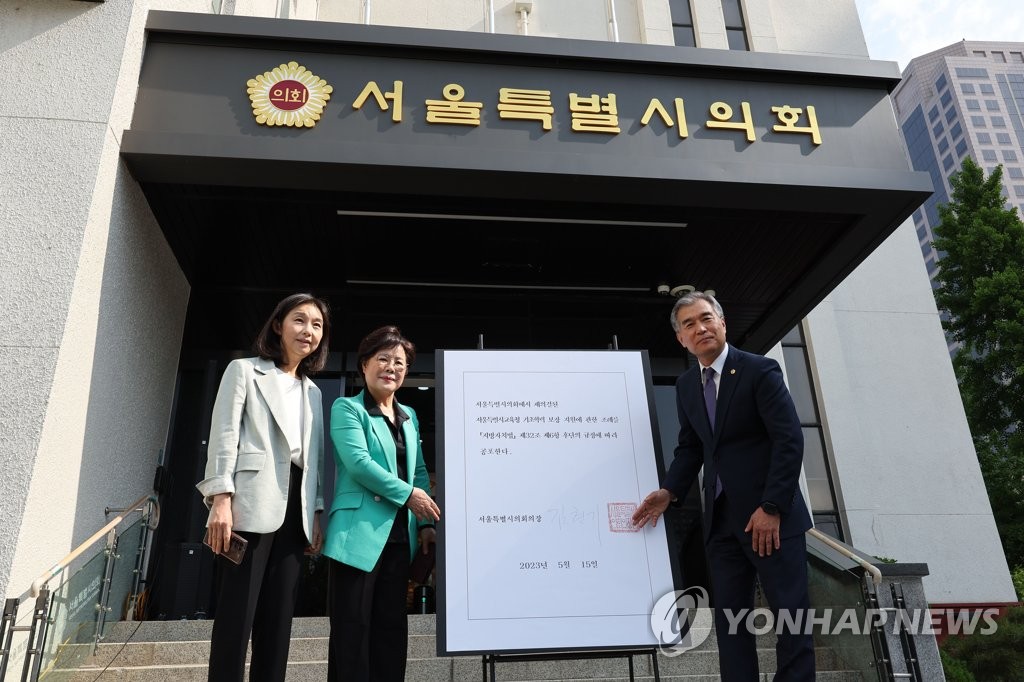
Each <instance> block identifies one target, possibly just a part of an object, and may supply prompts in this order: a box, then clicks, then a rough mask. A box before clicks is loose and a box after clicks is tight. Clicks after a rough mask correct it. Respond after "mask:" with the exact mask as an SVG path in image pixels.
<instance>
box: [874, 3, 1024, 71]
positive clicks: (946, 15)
mask: <svg viewBox="0 0 1024 682" xmlns="http://www.w3.org/2000/svg"><path fill="white" fill-rule="evenodd" d="M856 2H857V10H858V13H859V14H860V21H861V25H862V26H863V28H864V37H865V39H866V40H867V43H868V53H869V54H870V55H871V58H872V59H881V60H885V61H893V62H898V63H899V65H900V70H901V71H902V70H903V69H905V68H906V67H907V64H908V63H909V62H910V60H911V59H913V58H914V57H919V56H921V55H923V54H927V53H928V52H931V51H933V50H937V49H939V48H940V47H946V46H947V45H951V44H953V43H955V42H959V41H961V40H964V39H966V40H998V41H1012V42H1022V43H1024V2H1022V0H959V1H957V0H856Z"/></svg>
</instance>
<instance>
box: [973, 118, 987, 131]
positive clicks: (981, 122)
mask: <svg viewBox="0 0 1024 682" xmlns="http://www.w3.org/2000/svg"><path fill="white" fill-rule="evenodd" d="M971 125H972V126H974V127H975V128H984V127H985V126H986V125H987V124H986V123H985V117H984V116H971Z"/></svg>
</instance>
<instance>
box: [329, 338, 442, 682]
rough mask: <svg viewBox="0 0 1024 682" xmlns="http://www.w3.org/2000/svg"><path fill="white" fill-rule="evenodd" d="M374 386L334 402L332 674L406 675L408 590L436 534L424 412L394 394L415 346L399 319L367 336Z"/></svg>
mask: <svg viewBox="0 0 1024 682" xmlns="http://www.w3.org/2000/svg"><path fill="white" fill-rule="evenodd" d="M358 353H359V367H360V369H361V371H362V373H363V378H364V379H365V381H366V388H365V390H363V391H361V392H360V393H359V395H357V396H354V397H352V398H338V399H337V400H336V401H334V406H333V407H332V408H331V441H332V442H333V443H334V450H335V463H336V464H337V475H336V478H335V485H334V502H333V503H332V504H331V511H330V518H329V521H328V523H327V534H326V540H325V543H324V554H325V555H326V556H328V557H330V558H331V559H332V561H331V564H330V578H329V586H328V597H327V599H328V608H329V613H330V621H331V640H330V650H329V653H328V659H327V660H328V666H327V667H328V679H329V680H331V682H402V680H404V679H405V662H406V648H407V644H408V639H409V625H408V617H407V615H406V602H405V598H406V590H407V587H408V582H409V566H410V564H411V561H412V558H413V557H414V556H415V553H416V550H417V547H418V546H419V545H422V547H423V551H424V552H426V551H427V547H428V545H429V544H432V543H433V542H434V540H435V533H434V522H435V521H437V520H438V519H440V518H441V514H440V510H439V509H438V507H437V505H436V504H435V503H434V500H433V499H431V497H430V492H429V491H430V479H429V478H428V476H427V467H426V465H425V464H424V463H423V451H422V450H421V448H420V432H419V422H418V421H417V419H416V412H415V411H414V410H413V409H412V408H411V407H408V406H405V405H400V404H399V403H398V401H396V400H395V392H396V391H397V390H398V389H399V388H401V386H402V382H403V381H405V375H406V371H407V370H408V367H409V365H411V364H412V361H413V360H414V359H415V358H416V347H415V346H414V345H413V343H412V342H411V341H409V340H408V339H406V338H405V337H404V336H402V332H401V330H399V328H398V327H394V326H387V327H381V328H379V329H376V330H374V331H372V332H370V334H368V335H367V336H366V338H364V339H363V340H362V342H361V343H360V344H359V350H358Z"/></svg>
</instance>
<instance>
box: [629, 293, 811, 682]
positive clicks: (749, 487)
mask: <svg viewBox="0 0 1024 682" xmlns="http://www.w3.org/2000/svg"><path fill="white" fill-rule="evenodd" d="M671 322H672V328H673V329H674V330H675V332H676V338H677V339H678V340H679V343H681V344H682V345H683V347H685V348H686V350H688V351H690V353H692V354H693V355H695V356H696V357H697V360H698V365H697V366H696V367H691V368H690V369H689V370H687V371H686V372H684V373H683V374H682V375H681V376H680V377H679V379H678V380H677V381H676V406H677V410H678V413H679V444H678V445H677V446H676V449H675V459H674V460H673V461H672V465H671V466H670V467H669V470H668V473H667V474H666V475H665V480H664V481H663V487H661V488H660V489H658V490H656V491H654V492H652V493H651V494H650V495H648V496H647V497H646V498H644V500H643V502H642V503H641V504H640V505H639V507H638V508H637V511H636V513H635V514H634V516H633V522H634V523H636V524H637V525H639V526H643V525H645V524H647V523H648V522H650V523H651V525H652V526H653V525H655V524H657V521H658V518H659V517H660V516H661V515H662V514H663V513H664V512H665V509H666V508H667V507H668V505H669V504H670V502H672V501H673V500H675V499H677V498H682V497H683V496H685V495H686V492H687V490H689V488H690V486H691V485H692V484H693V482H694V480H695V479H696V477H697V473H698V471H699V470H700V469H701V467H702V466H703V468H704V477H703V488H704V490H703V494H704V542H705V545H706V547H707V557H708V567H709V569H710V574H711V588H712V605H713V606H714V607H715V631H716V634H717V637H718V650H719V665H720V670H721V673H722V680H724V681H725V682H753V681H754V680H757V679H758V665H757V653H756V648H755V637H754V635H753V634H752V633H751V632H749V631H748V628H747V627H746V625H747V622H748V621H747V619H746V617H743V618H738V616H740V614H741V613H743V610H744V609H746V610H747V612H746V613H749V610H750V609H752V608H753V607H754V584H755V578H759V579H760V583H761V588H762V590H763V591H764V595H765V598H766V600H767V601H768V604H769V606H770V607H771V609H772V611H773V612H774V613H775V615H776V620H775V622H776V623H779V621H780V619H779V615H778V614H779V611H782V610H788V612H789V615H790V616H791V618H790V619H788V620H789V621H790V622H792V620H793V618H794V617H800V620H798V621H796V622H798V623H800V624H801V626H802V623H803V615H804V614H806V609H808V607H809V603H808V595H807V547H806V542H805V539H804V532H805V531H806V530H807V529H808V528H810V527H811V518H810V514H809V513H808V511H807V505H806V504H805V503H804V499H803V496H802V495H801V494H800V489H799V486H798V482H799V477H800V468H801V465H802V462H803V435H802V432H801V430H800V420H799V419H798V418H797V414H796V408H795V407H794V405H793V399H792V397H791V396H790V394H789V391H788V389H787V388H786V385H785V383H784V382H783V378H782V370H781V368H780V367H779V364H778V363H777V362H775V361H774V360H771V359H768V358H765V357H763V356H760V355H754V354H751V353H746V352H743V351H741V350H738V349H736V348H733V347H731V346H729V344H727V343H726V341H725V315H724V314H723V312H722V307H721V305H719V303H718V301H716V300H715V299H714V297H712V296H710V295H708V294H704V293H701V292H694V293H692V294H688V295H686V296H683V297H682V298H680V299H679V300H678V301H676V304H675V306H673V308H672V314H671ZM726 610H729V611H730V612H731V615H732V616H733V617H732V619H731V621H730V618H729V617H728V616H727V615H726ZM757 624H758V625H759V626H760V625H762V622H761V620H760V619H759V620H758V623H757ZM730 625H731V626H732V630H733V631H732V632H730ZM795 629H798V630H802V628H795ZM789 630H790V628H783V629H782V631H781V632H779V637H778V643H777V645H776V658H777V667H776V670H777V672H776V675H775V680H776V682H782V681H786V682H791V681H794V682H795V681H798V680H799V681H801V682H803V681H805V680H806V681H812V680H814V643H813V639H812V637H811V635H810V634H801V632H790V631H789Z"/></svg>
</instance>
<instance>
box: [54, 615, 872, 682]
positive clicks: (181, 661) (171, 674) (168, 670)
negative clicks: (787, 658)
mask: <svg viewBox="0 0 1024 682" xmlns="http://www.w3.org/2000/svg"><path fill="white" fill-rule="evenodd" d="M212 625H213V623H212V621H145V622H139V623H128V622H120V623H114V624H113V625H112V627H111V629H110V630H109V632H108V634H107V636H106V637H105V638H104V641H103V642H102V643H101V644H100V646H99V649H98V651H97V653H96V655H92V646H91V645H73V646H67V647H64V648H63V650H62V652H61V656H60V657H59V659H58V661H57V663H56V664H55V666H54V667H53V668H52V669H51V670H49V671H48V672H47V674H46V675H45V676H44V677H43V678H42V679H44V680H47V681H48V682H179V681H180V682H192V681H193V680H195V681H198V682H206V674H207V666H206V662H207V660H208V658H209V654H210V642H209V639H210V632H211V629H212ZM435 627H436V620H435V617H434V616H433V615H411V616H410V617H409V632H410V636H409V662H408V667H407V674H406V679H407V680H414V681H415V682H455V681H457V680H473V681H474V682H475V681H476V680H480V679H481V678H482V676H483V666H482V660H481V657H480V656H479V655H475V656H455V657H442V658H438V657H437V656H436V646H437V642H436V637H435ZM329 633H330V625H329V622H328V620H327V619H326V618H296V619H295V621H294V622H293V626H292V634H293V638H292V644H291V648H290V650H289V664H288V676H287V680H288V682H307V681H309V682H314V681H315V682H322V681H323V680H324V679H326V677H327V648H328V636H329ZM774 646H775V640H774V636H773V635H770V634H769V635H765V636H762V637H759V638H758V647H759V652H758V655H759V659H760V665H761V669H762V671H765V672H764V675H765V676H770V671H771V670H772V669H773V666H774V661H775V654H774ZM816 657H817V667H818V671H819V673H818V680H823V681H827V682H861V680H862V678H861V676H860V675H859V674H857V673H855V672H852V671H849V670H843V669H842V668H843V666H842V664H841V663H840V661H839V660H838V659H837V657H836V655H835V654H834V652H832V651H831V650H829V649H825V648H819V649H817V650H816ZM657 660H658V670H659V675H660V679H662V680H665V681H666V682H668V681H670V680H672V681H675V680H679V681H682V680H686V681H687V682H702V681H703V680H709V681H710V680H717V679H718V652H717V643H716V641H715V637H714V632H711V633H709V636H708V637H707V638H706V639H705V640H704V641H703V642H702V643H701V644H700V645H699V646H698V647H696V648H695V649H693V650H691V651H687V652H684V653H682V654H680V655H678V656H667V655H664V654H660V653H659V654H658V656H657ZM633 672H634V675H635V679H637V680H650V679H653V668H652V665H651V659H650V656H648V655H637V656H634V658H633ZM495 673H496V678H497V679H499V680H506V681H513V680H515V681H519V682H555V681H556V680H566V681H569V680H627V679H629V663H628V660H627V658H626V657H625V656H622V657H617V658H583V657H580V658H575V659H557V660H550V661H523V660H515V659H514V658H511V657H505V658H504V659H499V660H498V661H497V662H496V664H495ZM766 679H770V677H766Z"/></svg>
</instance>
